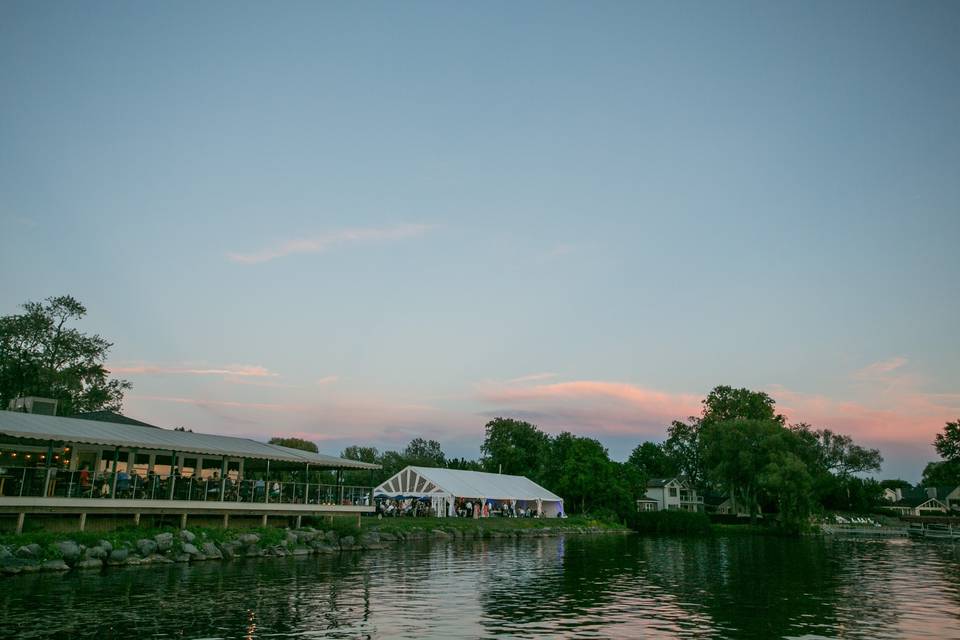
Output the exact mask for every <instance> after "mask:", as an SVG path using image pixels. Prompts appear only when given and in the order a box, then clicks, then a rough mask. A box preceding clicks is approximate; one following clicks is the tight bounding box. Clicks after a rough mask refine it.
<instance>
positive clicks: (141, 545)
mask: <svg viewBox="0 0 960 640" xmlns="http://www.w3.org/2000/svg"><path fill="white" fill-rule="evenodd" d="M158 548H159V547H158V545H157V543H156V542H155V541H154V540H150V539H149V538H141V539H140V540H137V553H139V554H140V555H141V556H143V557H144V558H146V557H147V556H152V555H153V554H155V553H156V552H157V549H158Z"/></svg>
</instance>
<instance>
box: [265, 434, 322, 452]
mask: <svg viewBox="0 0 960 640" xmlns="http://www.w3.org/2000/svg"><path fill="white" fill-rule="evenodd" d="M269 442H270V444H275V445H277V446H280V447H288V448H290V449H300V450H301V451H312V452H313V453H319V452H320V450H319V449H317V445H316V443H313V442H310V441H309V440H304V439H303V438H281V437H276V438H270V441H269Z"/></svg>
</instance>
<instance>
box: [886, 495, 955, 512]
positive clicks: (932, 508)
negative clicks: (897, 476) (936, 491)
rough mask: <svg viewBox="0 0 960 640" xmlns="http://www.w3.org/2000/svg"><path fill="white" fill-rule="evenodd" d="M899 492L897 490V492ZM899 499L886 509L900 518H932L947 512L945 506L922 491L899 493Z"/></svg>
mask: <svg viewBox="0 0 960 640" xmlns="http://www.w3.org/2000/svg"><path fill="white" fill-rule="evenodd" d="M898 491H899V490H898ZM900 493H901V496H902V497H901V498H900V500H897V501H896V502H894V503H893V504H891V505H890V506H889V507H887V509H889V510H890V511H894V512H895V513H897V514H899V515H901V516H932V515H938V514H943V513H946V512H947V505H946V504H945V503H944V502H943V501H942V500H939V499H937V498H934V497H931V496H930V495H929V494H928V493H927V491H926V490H924V489H914V490H912V491H904V492H900Z"/></svg>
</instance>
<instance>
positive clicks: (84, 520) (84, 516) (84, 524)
mask: <svg viewBox="0 0 960 640" xmlns="http://www.w3.org/2000/svg"><path fill="white" fill-rule="evenodd" d="M86 528H87V514H86V513H81V514H80V531H83V530H84V529H86Z"/></svg>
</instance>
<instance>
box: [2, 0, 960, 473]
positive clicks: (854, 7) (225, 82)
mask: <svg viewBox="0 0 960 640" xmlns="http://www.w3.org/2000/svg"><path fill="white" fill-rule="evenodd" d="M958 114H960V4H958V3H956V2H914V3H907V2H885V1H876V2H874V1H871V2H852V1H851V2H842V3H835V2H796V3H785V2H780V3H770V2H756V3H753V2H735V1H730V2H722V3H721V2H717V3H714V2H604V3H594V2H533V1H531V2H524V3H506V2H485V3H474V4H468V3H439V2H438V3H426V2H409V3H391V2H382V3H381V2H365V3H318V2H293V1H291V2H284V3H243V2H229V3H226V2H204V3H195V2H164V3H130V2H118V3H105V2H85V3H71V2H58V1H51V2H40V3H38V2H19V1H8V2H3V3H0V314H8V313H15V312H16V311H17V309H18V305H20V304H21V303H23V302H25V301H27V300H40V299H43V298H46V297H48V296H53V295H60V294H67V293H69V294H71V295H73V296H75V297H77V298H78V299H79V300H81V301H82V302H83V303H84V304H85V305H86V306H87V308H88V310H89V313H88V316H87V317H86V318H85V319H84V320H83V321H82V322H81V323H80V327H81V328H83V329H84V330H87V331H91V332H96V333H100V334H102V335H103V336H106V337H107V338H109V339H110V340H111V341H112V342H113V343H114V346H113V349H112V351H111V353H110V357H109V363H108V365H109V367H110V368H111V370H112V372H113V374H114V375H116V376H119V377H123V378H126V379H128V380H130V381H132V382H133V384H134V388H133V390H132V391H131V392H130V393H129V394H128V396H127V399H126V402H125V405H124V406H125V412H126V413H127V414H129V415H131V416H134V417H137V418H139V419H143V420H146V421H148V422H152V423H154V424H158V425H161V426H180V425H183V426H187V427H189V428H192V429H194V430H198V431H208V432H215V433H224V434H233V435H241V436H250V437H256V438H265V437H269V436H273V435H299V436H301V437H306V438H309V439H312V440H314V441H317V442H318V443H319V445H320V448H321V451H325V452H328V453H337V452H339V451H340V450H341V449H342V448H343V447H344V446H346V445H350V444H367V445H375V446H378V447H380V448H381V449H389V448H402V447H403V446H405V444H406V443H407V442H408V441H409V440H410V439H411V438H413V437H426V438H433V439H436V440H439V441H440V443H441V444H442V445H443V447H444V449H445V451H446V452H447V453H448V455H455V456H466V457H469V458H476V457H478V456H479V453H480V451H479V447H480V444H481V442H482V440H483V428H484V424H485V423H486V422H487V421H488V420H489V419H491V418H492V417H495V416H512V417H518V418H523V419H527V420H530V421H532V422H534V423H536V424H537V425H539V426H540V427H541V428H543V429H544V430H546V431H548V432H550V433H559V432H560V431H565V430H567V431H571V432H573V433H576V434H580V435H585V436H590V437H595V438H598V439H599V440H600V441H601V442H603V443H604V445H606V446H607V447H608V448H609V450H610V454H611V456H612V457H613V458H614V459H619V460H623V459H625V458H626V457H627V456H628V455H629V452H630V450H631V449H632V448H633V447H634V446H635V445H636V444H638V443H639V442H642V441H644V440H662V439H663V438H664V437H665V431H666V427H667V426H668V425H669V423H670V421H671V420H674V419H679V418H683V417H685V416H688V415H690V414H694V413H698V412H699V408H700V407H699V403H700V400H701V399H702V398H703V397H704V396H705V395H706V394H707V393H708V392H709V390H710V389H711V388H712V387H714V386H716V385H719V384H728V385H733V386H746V387H750V388H753V389H757V390H763V391H767V392H768V393H770V394H771V395H772V396H773V397H774V398H775V399H776V401H777V403H778V407H779V408H780V410H781V411H783V412H784V413H786V414H787V416H788V417H789V419H790V420H791V421H792V422H801V421H802V422H807V423H810V424H812V425H814V426H816V427H825V428H830V429H833V430H835V431H841V432H845V433H849V434H851V435H853V436H854V437H855V438H856V439H857V440H858V441H861V442H863V443H866V444H869V445H871V446H876V447H879V448H880V449H881V451H882V453H883V455H884V457H885V459H886V463H885V465H884V469H883V472H882V474H881V475H882V476H883V477H897V476H900V477H904V478H906V479H908V480H911V481H916V480H918V479H919V477H920V472H921V470H922V468H923V465H924V464H925V463H926V462H927V461H928V460H931V459H934V458H935V452H934V451H933V448H932V447H931V445H930V443H931V442H932V440H933V436H934V434H935V433H936V432H937V431H938V430H940V429H941V428H942V427H943V424H944V422H945V421H947V420H952V419H956V418H957V417H960V284H958V283H960V253H958V251H957V246H958V240H960V118H958Z"/></svg>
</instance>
